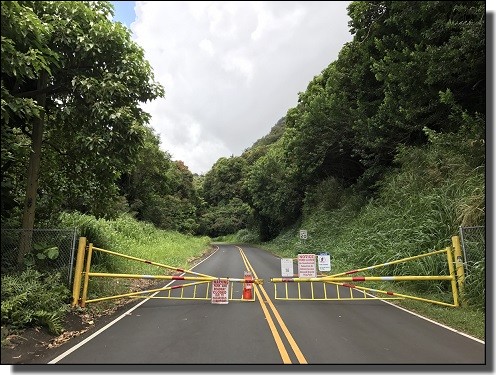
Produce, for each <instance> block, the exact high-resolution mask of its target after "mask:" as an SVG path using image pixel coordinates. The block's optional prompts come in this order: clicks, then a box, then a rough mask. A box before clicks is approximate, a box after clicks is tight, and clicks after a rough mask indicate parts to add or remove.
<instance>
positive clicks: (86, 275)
mask: <svg viewBox="0 0 496 375" xmlns="http://www.w3.org/2000/svg"><path fill="white" fill-rule="evenodd" d="M92 253H93V244H92V243H90V246H89V248H88V256H87V258H86V272H85V273H84V284H83V296H82V298H81V307H85V306H86V297H87V296H88V281H89V277H90V266H91V254H92Z"/></svg>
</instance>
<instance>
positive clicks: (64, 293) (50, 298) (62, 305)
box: [1, 268, 70, 334]
mask: <svg viewBox="0 0 496 375" xmlns="http://www.w3.org/2000/svg"><path fill="white" fill-rule="evenodd" d="M1 295H2V325H6V326H8V327H11V328H12V329H23V328H27V327H33V326H42V327H47V328H48V330H49V331H50V332H51V333H54V334H58V333H60V332H61V331H62V330H63V325H62V320H63V317H64V314H65V312H66V311H67V309H68V304H67V302H68V299H69V298H70V291H69V289H67V287H66V286H65V285H64V281H63V280H62V279H61V275H60V274H59V273H55V274H43V273H40V272H38V271H36V270H33V269H29V268H28V269H26V270H25V271H23V272H22V273H20V274H18V275H4V276H2V292H1Z"/></svg>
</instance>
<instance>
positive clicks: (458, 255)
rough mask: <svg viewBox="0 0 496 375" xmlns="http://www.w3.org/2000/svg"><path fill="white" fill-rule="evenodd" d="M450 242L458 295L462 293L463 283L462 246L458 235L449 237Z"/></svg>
mask: <svg viewBox="0 0 496 375" xmlns="http://www.w3.org/2000/svg"><path fill="white" fill-rule="evenodd" d="M451 242H452V243H453V248H454V249H455V265H456V276H457V282H458V290H459V291H460V295H463V286H464V284H465V269H464V267H463V257H462V247H461V245H460V237H458V236H453V237H451Z"/></svg>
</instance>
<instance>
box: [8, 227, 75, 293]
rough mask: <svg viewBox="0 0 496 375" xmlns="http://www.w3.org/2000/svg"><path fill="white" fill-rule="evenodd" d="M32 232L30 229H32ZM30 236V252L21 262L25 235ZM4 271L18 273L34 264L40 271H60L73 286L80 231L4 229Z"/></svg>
mask: <svg viewBox="0 0 496 375" xmlns="http://www.w3.org/2000/svg"><path fill="white" fill-rule="evenodd" d="M29 232H31V233H29ZM23 234H24V235H27V237H28V238H31V240H30V243H31V246H30V252H28V253H27V254H26V255H25V256H24V259H23V263H22V264H19V260H18V257H19V248H20V243H21V240H22V236H23ZM1 236H2V237H1V241H0V243H1V251H2V265H1V274H2V275H4V274H8V273H16V272H19V271H21V270H23V269H25V268H26V266H31V267H33V268H35V269H37V270H38V271H50V272H57V271H59V272H61V273H62V275H63V277H64V278H66V280H67V284H68V285H69V286H70V285H71V282H72V272H73V266H74V254H75V251H76V246H77V238H78V231H77V229H76V228H74V229H33V230H23V229H3V228H2V229H1Z"/></svg>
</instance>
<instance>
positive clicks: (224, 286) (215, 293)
mask: <svg viewBox="0 0 496 375" xmlns="http://www.w3.org/2000/svg"><path fill="white" fill-rule="evenodd" d="M212 303H213V304H217V305H226V304H228V303H229V280H220V279H217V280H214V281H212Z"/></svg>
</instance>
